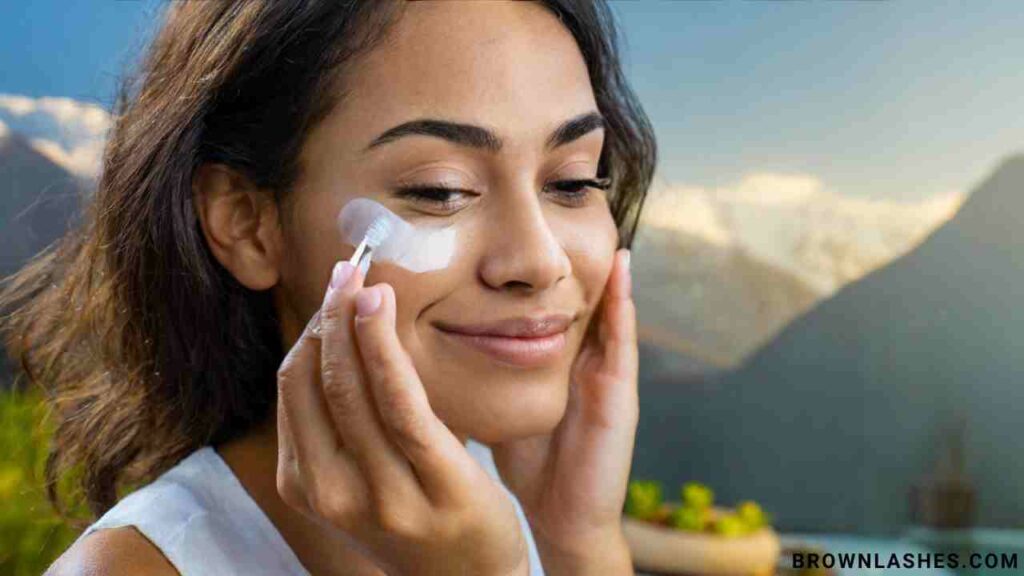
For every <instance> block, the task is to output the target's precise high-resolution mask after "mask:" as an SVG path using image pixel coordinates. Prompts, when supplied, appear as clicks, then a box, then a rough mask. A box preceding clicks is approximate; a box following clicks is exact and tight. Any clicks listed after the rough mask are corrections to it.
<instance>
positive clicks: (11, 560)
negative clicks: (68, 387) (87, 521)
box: [0, 387, 87, 576]
mask: <svg viewBox="0 0 1024 576" xmlns="http://www.w3.org/2000/svg"><path fill="white" fill-rule="evenodd" d="M46 415H47V406H46V404H45V402H44V401H43V396H42V394H40V393H36V392H26V391H19V390H12V389H5V387H0V455H2V458H0V503H2V504H0V574H4V575H9V576H29V575H31V576H38V575H39V574H42V573H43V572H44V571H46V568H47V567H48V566H49V565H50V564H51V563H53V561H54V560H56V559H57V557H58V556H60V555H61V553H63V552H64V550H65V549H66V548H67V547H68V546H69V545H70V544H71V543H72V542H73V541H74V539H75V538H76V537H77V535H78V533H79V530H78V529H76V528H74V527H72V526H71V525H69V524H68V523H67V522H65V521H64V520H63V519H61V518H60V517H59V516H58V515H57V514H56V512H55V511H54V510H53V508H52V507H51V506H50V503H49V501H48V500H47V499H46V486H45V482H44V469H45V465H46V453H47V445H48V442H49V438H50V435H51V434H52V426H50V423H49V421H48V419H47V418H46ZM65 480H67V484H65V482H64V481H63V480H62V489H65V490H62V494H68V491H67V490H66V488H68V487H69V486H70V484H71V482H70V480H68V479H65ZM78 501H79V504H77V505H75V506H72V508H71V513H72V514H73V515H74V517H76V518H84V517H86V514H87V512H86V508H85V506H84V505H82V504H81V503H80V499H79V500H78Z"/></svg>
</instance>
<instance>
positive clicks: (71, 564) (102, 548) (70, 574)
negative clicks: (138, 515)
mask: <svg viewBox="0 0 1024 576" xmlns="http://www.w3.org/2000/svg"><path fill="white" fill-rule="evenodd" d="M127 574H137V575H140V576H180V575H179V574H178V571H177V570H175V569H174V566H173V565H171V563H170V562H169V561H168V560H167V558H166V557H165V556H164V555H163V553H162V552H160V549H159V548H157V547H156V546H154V545H153V543H152V542H150V541H149V540H148V539H147V538H146V537H145V536H143V535H142V534H141V533H140V532H139V531H138V530H136V529H135V528H133V527H131V526H125V527H122V528H107V529H104V530H97V531H96V532H93V533H92V534H90V535H88V536H86V537H85V538H82V539H81V540H80V541H78V542H76V543H75V544H74V545H73V546H71V547H70V548H68V549H67V550H66V551H65V552H64V554H63V555H61V557H60V558H58V559H57V561H56V562H54V563H53V565H52V566H50V569H49V570H47V571H46V574H45V575H44V576H100V575H104V576H120V575H127Z"/></svg>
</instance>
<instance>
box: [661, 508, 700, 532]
mask: <svg viewBox="0 0 1024 576" xmlns="http://www.w3.org/2000/svg"><path fill="white" fill-rule="evenodd" d="M669 524H671V525H672V527H673V528H675V529H677V530H687V531H690V532H703V531H704V530H705V528H707V525H708V511H707V509H700V508H694V507H691V506H679V507H677V508H676V509H674V510H672V515H671V516H669Z"/></svg>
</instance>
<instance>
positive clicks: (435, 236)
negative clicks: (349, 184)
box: [337, 198, 457, 273]
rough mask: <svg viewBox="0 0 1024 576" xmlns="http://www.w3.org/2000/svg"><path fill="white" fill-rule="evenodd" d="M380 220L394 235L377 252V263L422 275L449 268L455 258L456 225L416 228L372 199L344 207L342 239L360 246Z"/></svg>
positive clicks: (375, 253)
mask: <svg viewBox="0 0 1024 576" xmlns="http://www.w3.org/2000/svg"><path fill="white" fill-rule="evenodd" d="M377 218H386V219H387V220H388V222H389V223H390V225H391V234H390V235H388V238H387V240H385V241H384V243H383V244H381V245H380V246H378V247H377V248H375V249H374V250H373V261H374V262H381V261H386V262H390V263H392V264H395V265H396V266H401V267H402V268H405V269H406V270H409V271H410V272H417V273H419V272H430V271H433V270H440V269H442V268H446V267H447V266H448V265H449V264H450V263H451V261H452V258H453V257H454V256H455V249H456V247H457V243H456V236H455V227H454V226H453V225H448V226H414V225H412V224H410V223H408V222H406V221H405V220H402V219H401V218H400V217H399V216H398V215H397V214H395V213H394V212H392V211H391V210H388V209H387V207H386V206H384V205H383V204H381V203H379V202H376V201H374V200H371V199H369V198H355V199H352V200H350V201H349V202H347V203H346V204H345V206H344V207H342V209H341V212H339V213H338V219H337V222H338V229H339V230H340V231H341V237H342V238H344V239H345V241H347V242H348V243H349V244H351V245H353V246H357V245H358V244H359V243H360V242H362V240H363V236H365V235H366V230H367V229H368V228H369V227H370V225H371V224H372V223H373V222H374V221H375V220H376V219H377Z"/></svg>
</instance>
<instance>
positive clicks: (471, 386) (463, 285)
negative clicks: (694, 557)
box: [51, 3, 638, 575]
mask: <svg viewBox="0 0 1024 576" xmlns="http://www.w3.org/2000/svg"><path fill="white" fill-rule="evenodd" d="M439 38H443V40H444V41H438V39H439ZM451 70H458V71H459V73H458V74H451V73H447V72H446V71H451ZM345 82H346V90H347V91H348V97H347V99H346V100H344V101H343V102H342V103H341V104H340V105H339V106H338V107H336V108H335V109H334V110H333V111H332V113H331V114H330V115H329V116H328V117H327V118H326V119H325V120H324V121H323V122H322V123H321V124H320V125H318V126H317V127H316V128H315V129H314V130H313V131H312V132H311V133H310V135H309V137H308V140H307V142H306V143H305V146H304V148H303V150H302V153H301V163H302V166H303V175H302V177H301V180H300V181H299V182H298V183H297V186H296V189H295V191H294V192H293V193H292V194H291V196H290V197H289V198H288V199H287V200H286V202H285V203H284V204H283V205H281V206H278V205H276V204H275V203H274V202H273V201H272V200H271V197H270V195H269V194H268V193H266V191H261V190H258V189H256V188H255V187H253V186H252V185H251V183H249V182H248V181H247V180H246V179H245V178H244V177H242V176H241V175H239V174H237V173H235V172H233V171H231V170H229V169H227V168H225V167H223V166H217V165H204V166H203V167H201V168H200V170H198V171H197V175H196V179H195V184H196V190H197V191H198V192H199V194H198V195H197V211H198V212H199V215H200V219H201V223H202V226H203V230H204V233H205V234H206V238H207V240H208V243H209V245H210V248H211V251H212V252H213V254H214V255H215V257H216V258H217V259H218V260H219V261H220V262H221V263H222V264H223V265H224V266H225V268H227V269H228V270H229V271H230V272H231V273H232V274H233V275H234V276H235V277H236V278H237V279H238V280H239V281H240V282H241V283H243V284H244V285H246V286H248V287H250V288H252V289H255V290H271V291H272V293H273V295H274V299H275V303H276V305H277V308H278V313H279V317H280V319H281V324H282V334H281V337H282V342H283V343H284V344H285V348H286V349H291V348H292V347H293V345H294V344H295V343H296V341H297V340H298V338H299V336H300V334H301V333H302V332H303V330H304V327H305V326H306V325H307V322H308V320H309V318H310V317H312V316H313V315H314V313H315V312H316V311H317V310H318V309H319V308H320V306H321V304H322V303H323V301H324V292H325V288H326V286H327V284H328V281H329V278H330V274H331V271H332V268H333V267H334V264H335V263H336V262H338V261H340V260H347V258H348V257H349V256H350V255H351V253H352V252H353V247H352V246H350V245H348V244H345V243H343V242H342V240H341V238H340V234H339V233H338V231H337V229H336V225H335V216H336V215H337V213H338V212H339V211H340V209H341V208H342V207H343V206H344V204H345V203H346V202H347V201H348V200H350V199H352V198H355V197H360V196H362V197H369V198H372V199H374V200H376V201H378V202H381V203H382V204H384V205H385V206H387V207H388V208H389V209H390V210H392V211H393V212H395V213H396V214H398V215H399V216H400V217H402V218H404V219H405V220H407V221H408V222H410V223H413V224H416V225H430V224H449V223H454V224H455V225H456V226H457V227H458V234H459V250H458V252H457V254H456V255H455V257H454V258H453V261H452V265H451V266H450V267H448V268H446V269H443V270H439V271H434V272H428V273H423V274H414V273H411V272H409V271H406V270H403V269H402V268H399V267H397V266H394V265H391V264H388V263H386V262H381V263H375V264H374V265H373V267H372V269H371V271H370V273H369V275H368V277H367V278H366V279H365V285H366V286H373V285H385V284H386V285H387V286H388V287H389V288H390V289H391V290H392V291H393V295H394V299H393V305H394V306H395V308H394V310H392V311H391V313H392V314H393V317H394V328H393V330H394V333H395V335H396V336H397V339H396V342H400V344H401V347H402V348H403V349H404V350H405V352H406V353H407V354H408V357H409V358H410V359H411V361H412V364H413V365H414V366H415V372H416V373H417V374H418V377H419V378H418V379H419V381H420V382H421V383H422V388H423V390H424V391H425V394H426V396H427V397H429V409H430V410H432V412H433V414H434V415H436V417H437V418H438V419H439V420H440V421H442V422H444V424H445V425H446V426H447V428H448V429H449V430H450V431H451V434H453V435H454V437H456V438H457V439H458V440H459V442H461V443H464V442H465V440H466V438H467V437H473V438H474V439H476V440H478V441H481V442H483V443H486V444H489V445H491V447H492V450H493V452H494V455H495V460H496V464H497V465H498V468H499V472H500V474H501V476H502V479H503V481H504V482H505V483H506V484H507V485H508V486H509V488H510V489H511V490H512V491H513V492H514V493H515V494H516V496H517V498H518V499H519V500H520V502H521V503H522V505H523V508H524V511H525V512H526V514H527V517H528V519H529V520H530V524H531V529H532V530H533V532H534V536H535V538H536V540H537V544H538V548H539V550H540V551H541V554H542V560H543V562H544V565H545V570H546V571H547V572H548V573H549V574H559V573H564V574H570V573H571V574H627V573H628V574H632V570H631V568H630V562H629V553H628V549H627V548H626V546H625V542H624V539H623V538H622V534H621V528H620V525H619V518H620V514H621V509H622V502H623V499H624V497H625V489H626V482H627V479H628V474H629V465H630V461H631V457H632V446H633V439H634V434H635V429H636V422H637V418H638V402H637V397H636V337H635V326H634V322H635V321H634V312H633V303H632V299H631V295H630V286H629V279H628V270H627V268H626V263H627V262H626V260H624V259H622V258H621V256H620V257H619V258H617V257H616V255H617V253H616V239H617V233H616V227H615V223H614V221H613V219H612V217H611V213H610V211H609V210H608V205H607V200H606V198H605V195H604V192H602V191H600V190H598V189H594V188H590V189H588V195H587V197H586V200H585V202H584V203H583V204H581V205H570V204H568V203H566V201H565V200H564V198H562V197H560V196H559V195H558V193H557V191H554V190H553V189H550V186H549V185H550V183H552V182H555V181H558V180H565V179H576V178H592V177H594V176H595V175H596V171H597V164H598V158H599V156H600V152H601V149H602V146H603V141H604V133H603V130H601V129H596V130H592V131H590V132H588V133H586V134H584V135H582V136H581V137H579V138H578V139H575V140H574V141H572V142H570V143H568V144H565V145H562V146H559V147H557V148H554V149H549V148H547V146H546V143H547V141H548V138H549V137H550V135H551V134H552V132H553V131H554V130H555V129H556V128H558V127H559V126H560V125H562V124H563V123H564V122H566V121H567V120H570V119H572V118H575V117H578V116H580V115H581V114H585V113H588V112H593V111H596V110H597V106H596V103H595V100H594V95H593V92H592V89H591V87H590V83H589V78H588V75H587V69H586V66H585V63H584V60H583V58H582V56H581V54H580V53H579V49H578V47H577V45H576V44H575V41H574V40H573V38H572V36H571V34H570V33H569V32H568V31H567V30H565V29H564V28H563V27H562V26H561V24H560V23H559V21H558V20H557V18H555V17H554V16H553V15H551V14H550V13H548V12H547V11H545V10H544V9H543V8H541V7H539V6H535V5H531V4H530V3H478V4H457V3H412V4H409V6H408V9H407V11H406V13H405V15H404V16H403V17H402V19H401V20H400V21H399V22H398V23H397V25H396V26H395V28H393V29H392V31H391V37H390V38H389V39H388V41H387V42H385V43H384V44H383V45H381V46H380V47H379V48H378V49H376V50H375V51H373V52H372V53H370V54H369V55H367V56H366V57H365V58H364V59H363V60H361V61H360V62H359V63H358V64H357V66H356V68H355V69H354V70H353V72H352V73H351V74H350V75H349V76H348V77H347V78H346V79H345ZM420 118H432V119H444V120H449V121H453V122H459V123H462V124H473V125H479V126H482V127H486V128H487V129H488V130H490V131H492V132H493V133H494V134H495V135H497V136H498V137H499V138H500V139H501V140H502V141H503V146H502V148H501V150H500V151H493V150H483V149H476V148H472V147H468V146H464V145H459V144H455V143H452V142H449V141H446V140H444V139H441V138H438V137H434V136H424V135H414V136H407V137H403V138H399V139H396V140H394V141H391V142H388V143H386V144H383V145H380V146H377V147H374V148H373V149H372V150H369V151H365V148H366V147H367V145H368V144H369V143H370V142H371V141H373V140H374V139H375V138H376V137H378V136H379V135H380V134H382V133H383V132H384V131H386V130H388V129H390V128H392V127H394V126H396V125H399V124H401V123H403V122H408V121H411V120H415V119H420ZM439 182H443V183H448V184H450V185H452V186H455V187H458V188H464V189H467V190H469V191H471V192H470V193H469V194H465V195H463V194H458V193H456V194H453V195H450V196H449V197H448V200H449V201H450V202H451V203H452V204H453V208H451V209H449V208H445V207H444V206H443V205H438V204H437V203H430V202H428V201H415V200H410V199H402V198H397V197H396V196H395V195H394V193H393V191H394V189H395V187H396V186H397V185H399V184H401V183H411V184H423V185H429V184H437V183H439ZM624 252H625V251H620V252H619V254H620V255H624ZM364 290H365V288H364ZM353 297H354V296H353ZM550 313H568V314H572V315H575V317H576V320H575V321H574V322H573V324H572V325H571V327H570V329H569V331H568V333H567V337H568V345H567V347H566V349H565V352H564V354H563V355H562V357H561V358H559V359H558V361H556V362H554V363H552V364H550V365H547V366H544V367H540V368H530V369H524V368H520V367H514V366H510V365H505V364H502V363H500V362H497V361H495V360H494V359H492V358H490V357H489V356H486V355H484V354H483V353H481V352H479V351H476V350H474V349H471V348H468V347H466V346H464V345H461V344H458V343H454V342H452V341H451V340H449V339H448V337H446V336H445V335H443V334H442V333H440V332H439V331H438V329H437V328H436V326H435V323H436V322H439V321H440V322H449V323H458V324H466V323H479V322H487V321H493V320H500V319H505V318H510V317H516V316H524V315H530V316H533V315H544V314H550ZM588 328H589V330H588ZM295 425H299V426H301V425H302V424H301V423H299V424H293V426H295ZM278 435H279V430H278V422H277V420H271V421H269V422H267V423H266V424H265V425H264V426H262V427H261V428H259V429H256V430H254V431H252V432H251V433H249V434H248V435H246V436H245V437H243V438H241V439H239V440H236V441H234V442H231V443H228V444H226V445H223V446H219V447H218V448H217V449H218V452H219V453H220V454H221V456H222V457H223V458H224V459H225V461H226V462H227V463H228V465H229V466H230V467H231V468H232V470H233V471H234V472H235V474H236V475H237V476H238V478H239V480H240V481H241V483H242V485H243V486H244V487H245V489H246V490H247V491H248V492H249V494H250V495H251V496H252V497H253V499H254V500H255V501H256V502H257V504H259V506H260V507H261V508H262V509H263V511H264V512H265V513H266V514H267V516H268V517H269V518H270V519H271V521H272V522H273V523H274V525H275V526H276V527H277V528H278V530H279V531H280V532H281V534H282V536H283V537H284V539H285V540H286V541H287V543H288V544H289V546H291V547H292V549H293V550H294V551H295V553H296V555H297V556H298V558H299V559H300V561H301V562H302V563H303V565H304V566H305V567H306V568H307V569H308V570H309V571H310V572H311V573H313V574H375V575H380V574H384V571H383V570H382V569H381V567H380V566H378V565H377V564H375V563H374V562H373V561H372V560H371V559H370V558H369V557H368V556H367V555H365V554H363V553H362V552H361V551H360V550H357V549H356V548H354V547H353V546H352V544H351V541H350V539H348V538H347V537H346V536H345V534H344V533H343V532H342V531H340V530H337V529H335V528H334V527H332V526H329V525H327V524H326V523H324V522H322V521H318V520H317V519H316V518H314V517H312V516H311V515H310V514H308V511H300V510H298V509H296V508H294V507H293V506H291V505H289V504H286V503H285V501H284V500H283V499H282V497H281V494H280V493H279V486H278V484H277V472H278V469H277V466H278V456H279V441H278ZM104 532H105V533H106V534H105V536H104V537H103V539H101V538H100V537H99V536H95V537H90V538H87V539H85V540H84V541H83V542H82V543H80V544H79V545H78V546H76V547H75V548H73V549H72V550H69V551H68V553H67V554H65V557H64V558H62V560H61V562H58V564H56V565H55V566H54V568H53V570H56V571H55V572H54V571H53V570H51V572H52V573H58V574H72V573H73V574H82V573H94V572H91V571H90V570H100V569H101V568H102V570H100V571H101V572H102V573H113V574H117V573H127V572H126V570H120V569H115V568H116V567H117V566H121V565H128V566H131V567H132V569H133V572H132V573H151V574H173V573H175V572H174V569H173V568H171V567H170V565H169V564H168V563H167V561H166V559H164V558H163V557H162V556H161V555H160V553H159V551H157V550H156V549H155V548H154V547H153V546H152V545H151V544H149V543H148V541H146V540H145V538H144V537H142V536H141V535H140V534H139V533H138V532H136V531H135V530H134V529H132V528H121V529H115V530H107V531H104ZM112 540H113V541H114V542H120V543H121V544H122V545H120V546H113V545H111V541H112ZM125 543H130V544H134V545H125ZM125 558H127V559H128V560H125ZM125 562H129V564H125ZM140 563H141V564H140ZM97 566H99V567H100V568H97ZM139 566H146V570H144V571H141V572H140V571H139V570H137V569H136V568H138V567H139ZM58 568H59V569H58Z"/></svg>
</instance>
